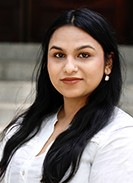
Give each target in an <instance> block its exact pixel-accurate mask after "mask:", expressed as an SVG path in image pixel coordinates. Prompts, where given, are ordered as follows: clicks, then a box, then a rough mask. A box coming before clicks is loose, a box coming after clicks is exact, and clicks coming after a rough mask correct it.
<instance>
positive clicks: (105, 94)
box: [0, 8, 122, 183]
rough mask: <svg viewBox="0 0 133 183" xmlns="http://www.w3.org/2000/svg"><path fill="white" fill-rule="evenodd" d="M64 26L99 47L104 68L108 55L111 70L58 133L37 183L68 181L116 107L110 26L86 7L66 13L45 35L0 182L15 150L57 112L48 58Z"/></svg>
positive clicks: (116, 62) (117, 74)
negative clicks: (30, 95) (31, 92)
mask: <svg viewBox="0 0 133 183" xmlns="http://www.w3.org/2000/svg"><path fill="white" fill-rule="evenodd" d="M64 25H73V26H75V27H78V28H80V29H82V30H84V31H85V32H86V33H88V34H89V35H91V36H92V37H93V38H94V39H95V40H96V41H97V42H98V43H99V44H100V45H101V46H102V48H103V51H104V57H105V63H106V61H107V59H108V56H109V55H110V54H112V59H113V68H112V72H111V74H110V79H109V81H105V80H104V77H105V75H104V76H103V79H102V81H101V83H100V84H99V85H98V87H97V88H96V89H95V90H94V91H93V93H92V94H91V96H89V100H87V101H86V104H85V106H83V107H82V108H81V109H80V110H79V111H78V112H77V113H76V115H75V116H74V117H73V119H72V121H71V126H70V127H69V128H68V129H67V130H65V131H64V132H62V133H61V134H60V135H59V136H58V137H57V139H56V140H55V141H54V143H53V144H52V146H51V148H50V149H49V151H48V153H47V155H46V158H45V160H44V162H43V167H42V178H41V180H40V182H43V183H59V182H60V181H61V180H62V178H63V177H64V175H65V173H66V171H67V170H68V169H69V170H70V173H69V175H68V176H67V177H66V179H65V180H63V183H66V182H68V181H69V180H70V179H71V178H72V177H73V176H74V175H75V173H76V171H77V169H78V167H79V162H80V159H81V156H82V153H83V151H84V149H85V147H86V145H87V144H88V143H89V141H90V139H91V138H92V137H93V136H94V135H95V134H96V133H98V132H99V130H101V129H102V128H103V127H105V126H106V125H107V124H108V123H109V120H110V118H111V116H112V115H113V112H114V109H115V106H117V105H118V102H119V98H120V94H121V87H122V77H121V66H120V55H119V51H118V45H117V41H116V36H115V33H114V31H113V29H112V27H111V26H110V24H109V23H108V22H107V20H105V18H103V17H102V16H101V15H100V14H98V13H96V12H94V11H92V10H89V9H87V8H81V9H76V10H69V11H65V12H64V13H62V14H61V16H59V17H58V18H57V19H56V20H55V21H54V23H53V24H52V25H51V26H50V27H49V29H48V30H47V32H46V34H45V36H44V40H43V43H42V57H41V59H40V63H38V64H39V69H38V74H37V80H36V96H35V100H34V102H33V104H32V105H31V106H30V107H29V108H28V110H27V111H26V112H25V113H23V114H21V115H20V116H23V121H22V122H21V124H20V127H19V129H18V130H17V131H16V132H15V134H14V135H13V136H12V137H11V138H10V139H9V140H8V141H7V143H6V145H5V148H4V153H3V157H2V159H1V162H0V176H1V177H2V176H3V175H4V174H5V171H6V168H7V166H8V164H9V162H10V160H11V158H12V156H13V155H14V153H15V151H17V149H18V148H20V147H21V146H22V145H23V144H24V143H26V142H27V141H29V140H30V139H31V138H33V137H34V136H35V135H36V134H37V133H38V132H39V130H40V129H41V125H42V123H44V119H45V118H46V117H47V116H50V115H51V114H53V113H55V112H57V111H58V109H59V107H60V106H62V105H63V96H62V95H61V94H60V93H59V92H58V91H57V90H56V89H55V88H54V87H53V85H52V84H51V81H50V79H49V74H48V70H47V54H48V45H49V41H50V39H51V36H52V34H53V33H54V31H55V30H57V29H58V28H60V27H62V26H64ZM92 82H93V81H92ZM20 116H19V117H18V118H20ZM18 118H17V119H15V120H14V121H13V122H11V123H10V125H9V126H8V127H7V128H6V129H5V131H6V130H7V129H9V127H11V125H12V124H13V123H16V121H17V120H18Z"/></svg>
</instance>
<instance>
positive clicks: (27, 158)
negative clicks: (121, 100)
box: [0, 108, 133, 183]
mask: <svg viewBox="0 0 133 183" xmlns="http://www.w3.org/2000/svg"><path fill="white" fill-rule="evenodd" d="M20 120H21V119H20ZM56 122H57V114H54V115H52V116H50V117H48V118H47V119H45V122H44V123H43V126H42V129H41V131H40V132H39V133H38V134H37V135H36V136H35V137H34V138H33V139H31V140H30V141H29V142H27V143H26V144H24V145H23V146H22V147H21V148H20V149H19V150H17V152H16V153H15V154H14V156H13V158H12V160H11V162H10V163H9V166H8V168H7V171H6V174H5V177H4V179H3V180H2V183H15V182H16V181H17V183H40V180H41V175H42V164H43V161H44V158H45V156H46V154H47V152H48V150H49V148H50V147H51V145H52V143H53V142H52V143H51V144H49V146H48V147H47V149H46V151H45V152H44V153H43V154H41V155H39V156H36V155H37V154H38V153H39V152H40V150H41V149H42V147H43V146H44V144H45V143H46V142H47V140H48V139H49V137H50V136H51V134H52V133H53V130H54V124H55V123H56ZM16 128H17V127H14V128H13V130H11V131H10V132H9V133H7V135H6V137H5V138H4V140H3V141H2V142H1V145H0V158H1V156H2V151H3V148H4V145H5V143H6V141H7V140H8V139H9V138H10V137H11V136H12V134H13V133H14V131H15V130H16ZM68 172H69V171H68ZM68 172H66V175H65V176H67V174H68ZM69 183H133V118H132V117H131V116H129V115H128V114H127V113H125V112H124V111H122V110H120V109H118V108H116V110H115V114H114V117H113V118H112V120H111V122H110V123H109V124H108V125H107V126H106V127H105V128H103V129H102V130H101V131H99V132H98V133H97V134H96V135H95V136H94V137H93V138H92V139H91V141H90V142H89V143H88V145H87V146H86V148H85V150H84V152H83V154H82V157H81V161H80V165H79V169H78V171H77V173H76V174H75V176H74V177H73V178H72V179H71V181H69Z"/></svg>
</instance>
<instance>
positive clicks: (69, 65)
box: [63, 59, 78, 74]
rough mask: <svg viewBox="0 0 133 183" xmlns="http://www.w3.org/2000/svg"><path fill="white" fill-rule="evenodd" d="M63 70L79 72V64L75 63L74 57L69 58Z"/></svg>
mask: <svg viewBox="0 0 133 183" xmlns="http://www.w3.org/2000/svg"><path fill="white" fill-rule="evenodd" d="M63 70H64V72H65V73H67V74H71V73H74V72H77V71H78V66H77V65H76V63H75V60H74V59H67V60H66V63H65V65H64V69H63Z"/></svg>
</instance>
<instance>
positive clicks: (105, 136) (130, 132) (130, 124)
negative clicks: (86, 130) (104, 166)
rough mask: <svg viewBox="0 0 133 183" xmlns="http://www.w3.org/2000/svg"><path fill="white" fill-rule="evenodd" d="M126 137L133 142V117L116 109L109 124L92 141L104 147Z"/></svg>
mask: <svg viewBox="0 0 133 183" xmlns="http://www.w3.org/2000/svg"><path fill="white" fill-rule="evenodd" d="M124 137H125V138H129V139H130V140H133V117H132V116H130V115H129V114H127V113H126V112H125V111H123V110H121V109H119V108H117V107H116V108H115V110H114V113H113V115H112V116H111V118H110V121H109V122H108V124H107V125H106V126H105V127H104V128H103V129H102V130H100V131H99V132H98V133H97V134H96V135H95V136H94V137H93V138H92V139H91V141H93V142H96V143H97V144H98V145H99V146H102V145H103V144H105V143H109V141H110V140H115V139H114V138H116V140H117V139H118V138H119V139H120V138H124Z"/></svg>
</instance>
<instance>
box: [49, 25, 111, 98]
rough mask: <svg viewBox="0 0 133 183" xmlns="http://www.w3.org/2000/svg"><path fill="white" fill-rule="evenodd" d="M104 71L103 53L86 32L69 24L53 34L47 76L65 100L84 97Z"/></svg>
mask: <svg viewBox="0 0 133 183" xmlns="http://www.w3.org/2000/svg"><path fill="white" fill-rule="evenodd" d="M105 69H106V68H105V63H104V51H103V49H102V47H101V45H100V44H99V43H98V42H97V41H96V40H95V39H94V38H93V37H91V36H90V35H89V34H88V33H86V32H84V31H83V30H81V29H79V28H77V27H75V26H71V25H67V26H63V27H61V28H59V29H57V30H56V31H55V32H54V33H53V35H52V37H51V39H50V42H49V47H48V73H49V77H50V80H51V82H52V84H53V86H54V87H55V88H56V90H58V92H59V93H61V94H62V95H63V96H64V97H65V98H87V97H88V96H89V95H90V94H91V93H92V92H93V91H94V90H95V89H96V88H97V86H98V85H99V83H100V82H101V80H102V78H103V75H104V73H105ZM110 72H111V71H110Z"/></svg>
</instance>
